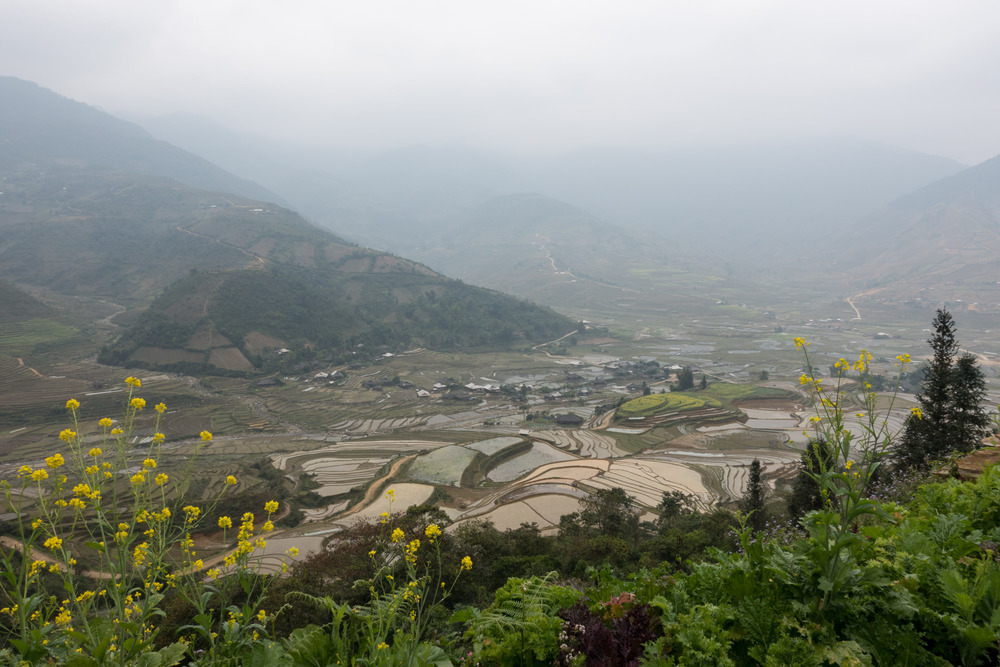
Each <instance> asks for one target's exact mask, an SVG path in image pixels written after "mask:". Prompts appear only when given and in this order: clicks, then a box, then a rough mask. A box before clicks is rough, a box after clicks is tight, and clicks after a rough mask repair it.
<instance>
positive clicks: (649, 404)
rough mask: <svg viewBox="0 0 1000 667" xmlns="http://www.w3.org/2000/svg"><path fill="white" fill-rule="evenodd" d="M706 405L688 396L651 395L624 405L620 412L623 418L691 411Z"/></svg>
mask: <svg viewBox="0 0 1000 667" xmlns="http://www.w3.org/2000/svg"><path fill="white" fill-rule="evenodd" d="M703 405H705V399H704V398H700V397H697V396H689V395H687V394H680V393H670V394H650V395H649V396H640V397H639V398H633V399H632V400H631V401H628V402H627V403H624V404H622V406H621V407H620V408H618V411H619V412H620V413H621V414H622V415H623V416H639V415H650V414H653V413H655V412H667V411H678V410H690V409H691V408H700V407H702V406H703Z"/></svg>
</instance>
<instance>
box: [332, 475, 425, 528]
mask: <svg viewBox="0 0 1000 667" xmlns="http://www.w3.org/2000/svg"><path fill="white" fill-rule="evenodd" d="M389 488H390V489H391V490H392V491H393V492H394V493H395V494H396V499H395V500H393V501H390V500H389V499H388V498H386V495H385V494H384V493H382V494H380V495H379V496H378V497H377V498H376V499H375V500H374V501H373V502H372V503H370V504H368V505H367V506H365V507H363V508H361V509H360V510H358V511H357V512H353V513H351V514H348V515H346V516H343V517H341V518H340V519H339V520H338V522H337V523H338V524H340V525H350V524H351V523H354V522H355V521H358V520H361V519H364V520H367V521H375V520H377V519H378V517H379V515H380V514H382V513H383V512H389V513H390V514H391V513H394V512H403V511H406V508H407V507H410V506H412V505H423V504H424V503H426V502H427V501H428V500H430V497H431V494H432V493H434V487H433V486H430V485H429V484H411V483H406V482H404V483H399V484H393V485H392V486H390V487H389Z"/></svg>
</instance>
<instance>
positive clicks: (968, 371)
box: [952, 354, 990, 452]
mask: <svg viewBox="0 0 1000 667" xmlns="http://www.w3.org/2000/svg"><path fill="white" fill-rule="evenodd" d="M985 405H986V378H985V377H984V375H983V370H982V369H981V368H980V367H979V364H977V363H976V358H975V357H973V356H972V355H971V354H963V355H962V356H961V357H959V358H958V362H957V363H956V364H955V370H954V388H953V391H952V421H953V431H954V438H955V439H954V444H953V448H954V449H955V450H957V451H960V452H971V451H973V450H975V449H978V448H979V447H980V446H981V445H982V441H983V438H985V437H986V436H987V435H989V434H990V417H989V415H988V414H987V413H986V409H985Z"/></svg>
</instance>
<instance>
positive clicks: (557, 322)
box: [101, 267, 574, 366]
mask: <svg viewBox="0 0 1000 667" xmlns="http://www.w3.org/2000/svg"><path fill="white" fill-rule="evenodd" d="M199 327H211V328H212V329H214V330H215V331H218V332H219V333H221V334H222V335H224V336H226V337H227V338H228V339H229V340H230V341H231V342H232V343H234V344H235V345H237V346H240V347H241V349H242V350H243V352H244V354H245V355H246V357H247V358H248V359H251V360H256V361H257V363H258V366H259V365H261V364H263V363H265V362H266V360H265V359H263V358H259V357H258V355H255V354H252V353H251V352H250V351H249V350H248V349H246V346H245V340H246V336H247V335H248V334H250V333H251V332H259V333H262V334H266V335H269V336H272V337H275V338H278V339H280V340H283V341H286V344H287V345H288V346H289V347H290V348H293V349H296V350H298V349H303V350H304V349H309V350H312V351H313V353H316V352H323V353H326V354H330V353H333V354H338V353H340V354H342V353H344V352H346V351H347V350H354V349H357V348H358V347H359V346H363V347H367V348H373V349H378V347H379V346H389V347H391V348H395V347H399V346H403V345H424V346H428V347H435V348H453V347H466V348H467V347H480V346H490V347H497V346H499V347H508V346H510V345H511V344H513V343H516V342H517V341H519V340H520V341H536V342H537V341H543V340H548V339H551V338H557V337H559V336H561V335H563V334H565V333H566V331H568V330H571V329H572V328H573V327H574V323H573V321H572V320H570V319H569V318H566V317H564V316H562V315H559V314H557V313H555V312H554V311H552V310H550V309H548V308H544V307H541V306H536V305H534V304H531V303H527V302H524V301H520V300H518V299H515V298H513V297H510V296H507V295H505V294H501V293H499V292H494V291H491V290H486V289H483V288H479V287H472V286H470V285H465V284H463V283H461V282H458V281H454V280H449V279H446V278H441V277H438V276H427V275H422V274H414V273H404V274H391V275H366V276H365V278H364V280H358V279H357V278H356V277H351V276H344V275H340V274H336V273H320V272H312V273H310V272H306V271H303V270H298V269H292V268H288V267H285V268H283V269H281V270H260V271H230V272H225V273H219V272H205V271H199V272H193V273H192V274H190V275H188V276H187V277H185V278H183V279H181V280H180V281H178V282H177V283H175V284H173V285H171V286H170V287H169V288H168V289H167V290H166V291H164V293H163V294H162V295H161V296H160V297H159V298H158V299H156V300H155V301H154V302H153V304H152V305H151V306H150V308H149V309H148V310H147V311H146V312H145V313H143V314H142V315H141V316H140V317H139V318H137V320H136V322H135V323H134V325H133V326H132V327H131V328H130V329H129V330H128V331H127V332H126V333H125V335H123V336H122V338H121V339H120V340H119V341H118V342H117V343H116V344H115V345H113V346H111V347H109V348H107V349H105V350H104V351H102V354H101V361H103V362H105V363H126V362H128V361H129V359H130V356H131V355H132V353H133V352H134V351H135V350H136V349H138V348H139V347H142V346H148V347H156V348H165V349H173V350H177V349H179V350H185V349H187V350H188V351H189V352H192V353H197V354H201V355H205V354H206V353H205V351H204V350H193V349H189V348H190V344H189V340H190V339H191V337H192V335H193V334H194V332H195V331H196V330H198V329H199Z"/></svg>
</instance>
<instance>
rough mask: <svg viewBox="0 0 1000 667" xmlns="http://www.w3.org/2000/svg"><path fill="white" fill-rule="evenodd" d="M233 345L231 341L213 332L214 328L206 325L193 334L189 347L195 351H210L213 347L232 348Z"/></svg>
mask: <svg viewBox="0 0 1000 667" xmlns="http://www.w3.org/2000/svg"><path fill="white" fill-rule="evenodd" d="M232 344H233V342H232V341H231V340H229V339H228V338H226V337H225V336H223V335H222V334H220V333H216V332H214V331H212V327H210V326H209V325H207V324H204V325H202V326H200V327H198V330H197V331H195V332H194V333H193V334H191V338H190V339H189V340H188V344H187V346H188V347H190V348H192V349H195V350H208V349H210V348H213V347H231V346H232Z"/></svg>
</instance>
